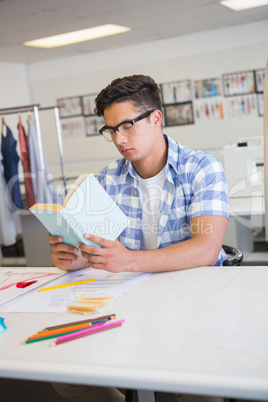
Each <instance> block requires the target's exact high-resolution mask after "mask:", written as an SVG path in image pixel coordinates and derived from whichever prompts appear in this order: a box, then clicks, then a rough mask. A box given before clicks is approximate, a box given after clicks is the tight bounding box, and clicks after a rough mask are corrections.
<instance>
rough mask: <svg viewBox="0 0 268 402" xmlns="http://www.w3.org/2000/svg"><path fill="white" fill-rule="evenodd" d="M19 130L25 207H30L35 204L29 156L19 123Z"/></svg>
mask: <svg viewBox="0 0 268 402" xmlns="http://www.w3.org/2000/svg"><path fill="white" fill-rule="evenodd" d="M18 130H19V143H20V159H21V163H22V167H23V171H24V184H25V193H26V206H27V209H28V208H31V207H32V206H33V205H34V204H35V196H34V189H33V182H32V174H31V166H30V158H29V151H28V143H27V142H28V137H26V134H25V129H24V127H23V125H22V123H21V121H20V122H19V124H18Z"/></svg>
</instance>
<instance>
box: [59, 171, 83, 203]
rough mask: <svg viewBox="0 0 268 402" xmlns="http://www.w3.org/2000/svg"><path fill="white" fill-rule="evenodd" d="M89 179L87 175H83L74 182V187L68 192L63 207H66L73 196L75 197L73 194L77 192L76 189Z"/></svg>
mask: <svg viewBox="0 0 268 402" xmlns="http://www.w3.org/2000/svg"><path fill="white" fill-rule="evenodd" d="M86 177H87V175H86V174H81V175H80V176H79V177H78V178H77V179H76V180H75V182H74V184H73V185H72V187H71V188H70V190H69V191H68V193H67V194H66V197H65V198H64V201H63V206H64V207H66V205H67V203H68V201H69V199H70V198H71V196H72V195H73V193H74V192H75V191H76V189H77V188H78V187H79V186H80V184H81V183H82V182H83V181H84V180H85V178H86Z"/></svg>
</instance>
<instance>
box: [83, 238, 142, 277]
mask: <svg viewBox="0 0 268 402" xmlns="http://www.w3.org/2000/svg"><path fill="white" fill-rule="evenodd" d="M85 238H86V239H88V240H91V241H93V242H94V243H97V244H99V245H100V246H101V247H96V246H86V245H85V244H82V243H78V244H77V247H78V248H79V249H80V250H81V253H82V256H83V257H84V258H85V259H86V260H87V261H88V265H90V266H91V267H92V268H95V269H104V270H106V271H110V272H122V271H134V269H133V266H132V265H133V258H132V254H133V253H134V252H133V251H129V250H127V249H126V248H125V247H124V246H123V245H122V244H121V243H120V242H119V241H118V240H115V241H110V240H106V239H103V238H102V237H99V236H94V235H87V234H86V235H85Z"/></svg>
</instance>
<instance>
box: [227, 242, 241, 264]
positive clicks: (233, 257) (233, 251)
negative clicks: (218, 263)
mask: <svg viewBox="0 0 268 402" xmlns="http://www.w3.org/2000/svg"><path fill="white" fill-rule="evenodd" d="M222 248H223V250H224V251H225V253H226V254H227V257H228V258H227V259H226V260H224V261H223V263H222V265H223V266H229V267H231V266H235V265H240V264H241V262H242V261H243V258H244V256H243V253H242V252H241V251H240V250H238V249H237V248H235V247H231V246H226V245H225V244H223V246H222Z"/></svg>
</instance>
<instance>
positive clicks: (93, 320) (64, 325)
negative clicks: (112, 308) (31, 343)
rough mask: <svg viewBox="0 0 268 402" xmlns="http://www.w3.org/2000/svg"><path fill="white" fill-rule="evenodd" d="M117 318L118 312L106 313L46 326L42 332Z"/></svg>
mask: <svg viewBox="0 0 268 402" xmlns="http://www.w3.org/2000/svg"><path fill="white" fill-rule="evenodd" d="M115 318H116V314H109V315H104V316H102V317H96V318H88V319H87V320H82V321H73V322H67V323H65V324H60V325H54V326H53V327H46V328H44V329H43V330H42V331H40V332H45V331H50V330H53V329H58V328H64V327H70V326H72V325H81V324H85V323H88V322H90V323H91V324H93V323H97V322H99V321H109V320H113V319H115Z"/></svg>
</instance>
